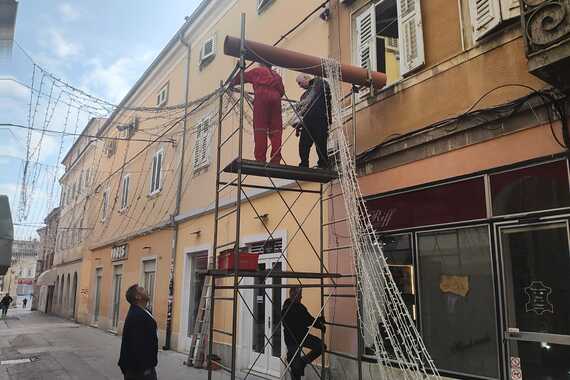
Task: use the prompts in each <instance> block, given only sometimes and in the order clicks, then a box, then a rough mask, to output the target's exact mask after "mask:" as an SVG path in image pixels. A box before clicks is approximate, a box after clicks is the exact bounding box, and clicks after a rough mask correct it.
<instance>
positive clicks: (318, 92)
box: [299, 77, 331, 129]
mask: <svg viewBox="0 0 570 380" xmlns="http://www.w3.org/2000/svg"><path fill="white" fill-rule="evenodd" d="M299 111H301V112H302V116H303V123H304V124H305V126H306V127H307V128H309V129H314V128H315V127H317V128H323V129H324V128H326V129H328V126H329V124H330V123H331V91H330V87H329V84H328V83H327V81H326V80H324V79H323V78H318V77H317V78H313V79H312V80H311V81H310V82H309V88H307V90H306V91H305V92H304V93H303V95H302V96H301V102H300V105H299Z"/></svg>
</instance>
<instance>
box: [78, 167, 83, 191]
mask: <svg viewBox="0 0 570 380" xmlns="http://www.w3.org/2000/svg"><path fill="white" fill-rule="evenodd" d="M82 187H83V171H81V174H80V175H79V180H78V182H77V195H78V196H79V195H81V191H82Z"/></svg>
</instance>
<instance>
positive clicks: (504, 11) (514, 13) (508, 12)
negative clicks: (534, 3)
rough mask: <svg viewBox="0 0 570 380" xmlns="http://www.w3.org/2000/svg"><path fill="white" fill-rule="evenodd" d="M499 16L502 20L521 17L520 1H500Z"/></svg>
mask: <svg viewBox="0 0 570 380" xmlns="http://www.w3.org/2000/svg"><path fill="white" fill-rule="evenodd" d="M501 15H502V16H503V20H509V19H511V18H515V17H519V16H520V15H521V4H520V0H501Z"/></svg>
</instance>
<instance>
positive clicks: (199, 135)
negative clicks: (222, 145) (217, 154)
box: [192, 117, 212, 171]
mask: <svg viewBox="0 0 570 380" xmlns="http://www.w3.org/2000/svg"><path fill="white" fill-rule="evenodd" d="M211 129H212V128H210V118H209V117H206V118H204V119H202V121H200V123H199V124H198V125H197V126H196V143H195V144H194V155H193V157H192V167H193V168H194V171H196V170H198V169H201V168H203V167H204V166H207V165H208V164H209V163H210V162H209V154H208V150H209V146H210V137H211V133H210V131H211Z"/></svg>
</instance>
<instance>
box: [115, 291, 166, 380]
mask: <svg viewBox="0 0 570 380" xmlns="http://www.w3.org/2000/svg"><path fill="white" fill-rule="evenodd" d="M125 297H126V299H127V302H128V303H129V304H130V305H131V306H130V307H129V312H128V313H127V318H125V325H124V326H123V338H122V341H121V355H120V357H119V363H118V364H119V367H120V368H121V371H122V372H123V375H124V378H125V380H156V379H157V375H156V369H155V367H156V365H157V364H158V335H157V331H156V321H155V320H154V317H153V316H152V314H151V313H150V312H149V311H148V310H147V309H146V306H147V304H148V301H149V297H148V293H147V292H146V290H145V289H144V288H143V287H142V286H139V285H138V284H135V285H132V286H131V287H130V288H129V289H127V292H126V294H125Z"/></svg>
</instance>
